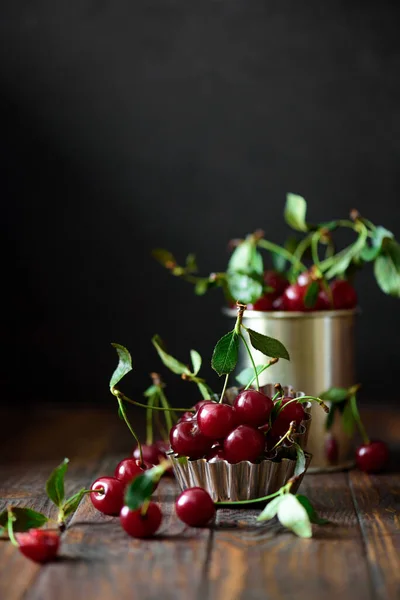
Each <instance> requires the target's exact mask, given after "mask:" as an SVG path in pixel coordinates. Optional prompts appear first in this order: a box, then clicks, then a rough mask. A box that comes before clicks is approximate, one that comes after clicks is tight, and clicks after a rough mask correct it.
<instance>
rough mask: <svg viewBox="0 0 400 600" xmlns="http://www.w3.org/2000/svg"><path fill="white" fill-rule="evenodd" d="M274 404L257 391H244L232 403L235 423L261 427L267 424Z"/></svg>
mask: <svg viewBox="0 0 400 600" xmlns="http://www.w3.org/2000/svg"><path fill="white" fill-rule="evenodd" d="M273 408H274V404H273V402H272V400H271V398H269V397H268V396H266V395H265V394H262V393H261V392H259V391H257V390H251V389H250V390H244V391H243V392H241V393H240V394H239V395H238V396H237V397H236V398H235V401H234V403H233V410H234V411H235V415H236V421H237V423H241V424H244V425H252V426H253V427H261V426H262V425H265V424H266V423H267V422H268V419H269V416H270V414H271V412H272V409H273Z"/></svg>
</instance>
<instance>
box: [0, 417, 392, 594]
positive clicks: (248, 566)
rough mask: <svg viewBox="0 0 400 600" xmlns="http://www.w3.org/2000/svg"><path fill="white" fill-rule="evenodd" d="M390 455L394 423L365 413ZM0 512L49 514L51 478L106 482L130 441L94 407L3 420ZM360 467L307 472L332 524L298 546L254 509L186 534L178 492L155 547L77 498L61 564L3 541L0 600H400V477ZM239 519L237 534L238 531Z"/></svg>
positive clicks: (164, 496) (164, 491)
mask: <svg viewBox="0 0 400 600" xmlns="http://www.w3.org/2000/svg"><path fill="white" fill-rule="evenodd" d="M364 416H365V419H366V422H367V425H368V424H369V423H373V427H372V425H371V430H372V429H373V430H374V431H375V433H376V435H377V436H379V437H381V436H384V437H385V439H387V440H388V441H389V442H390V444H391V445H392V448H394V449H395V450H396V435H397V438H398V436H399V432H400V416H399V415H398V414H397V415H396V413H395V411H394V410H382V411H380V413H379V418H378V415H377V413H376V412H374V411H371V410H370V411H366V412H365V413H364ZM3 418H4V420H2V446H3V448H2V450H1V457H0V461H1V471H0V482H1V483H0V498H1V500H0V503H1V506H0V509H1V510H3V509H4V507H5V506H6V505H7V504H12V505H14V506H30V507H34V508H36V509H37V510H40V511H42V512H45V513H47V514H48V515H51V514H54V511H53V508H52V506H51V505H50V503H49V501H48V500H47V499H46V496H45V494H44V492H43V488H44V483H45V480H46V477H47V475H48V474H49V472H50V471H51V470H52V468H53V467H55V466H56V465H57V464H58V462H60V460H61V459H62V458H64V456H68V457H69V458H70V459H71V464H70V468H69V472H68V475H67V492H68V493H73V492H75V491H77V490H78V489H79V488H80V487H82V486H86V487H88V486H90V483H91V482H92V481H93V480H94V479H95V478H96V477H98V476H99V475H103V474H112V472H113V469H114V467H115V465H116V463H117V461H118V460H119V459H120V458H122V457H124V456H125V455H128V454H129V451H130V449H131V447H132V443H131V441H130V439H129V432H126V431H125V427H124V425H123V423H122V422H121V421H120V420H119V419H118V418H117V416H116V413H115V412H110V411H107V410H101V409H100V410H97V409H93V408H81V409H76V408H75V409H69V410H68V412H67V411H66V410H64V411H61V410H50V409H48V408H47V409H42V411H41V412H40V413H38V412H31V413H29V412H27V413H25V414H21V415H20V416H18V415H17V414H13V413H11V414H10V415H7V414H6V415H3ZM392 462H393V464H392V467H391V469H390V471H389V472H387V473H386V474H382V475H376V476H368V475H365V474H363V473H360V472H358V471H356V470H353V471H350V472H341V473H335V474H316V475H307V476H306V477H305V479H304V482H303V484H302V488H301V490H302V492H303V493H305V494H307V495H308V496H309V498H310V500H311V501H312V502H313V503H314V505H315V507H316V508H317V510H318V511H319V512H320V514H321V515H323V516H326V517H327V518H329V519H330V520H331V521H332V523H333V524H332V525H328V526H325V527H317V526H315V527H314V537H313V538H312V539H310V540H302V539H299V538H296V537H295V536H294V535H292V534H290V533H287V532H285V531H284V530H282V529H281V528H280V526H279V525H278V524H277V523H275V522H274V523H269V524H263V525H255V515H256V514H257V513H258V511H255V510H249V509H244V510H243V509H242V510H240V511H238V510H237V511H233V510H225V509H224V510H220V511H218V518H217V522H216V525H215V526H214V527H212V528H207V529H191V528H188V527H185V526H184V525H183V524H182V523H181V522H180V521H178V519H177V518H176V516H175V515H174V511H173V501H174V498H175V496H176V493H177V488H176V484H175V483H174V482H173V481H172V480H165V481H163V482H162V484H161V486H160V488H159V501H160V502H161V504H162V507H163V511H164V515H165V517H164V522H163V526H162V529H161V531H160V533H159V535H157V536H156V537H155V538H154V539H151V540H147V541H138V540H134V539H132V538H129V537H128V536H127V535H126V534H125V533H124V531H123V530H122V529H121V527H120V526H119V523H118V519H113V518H110V517H105V516H103V515H101V514H100V513H98V512H96V511H95V510H94V509H93V507H92V505H91V502H90V499H89V498H87V497H86V498H85V499H84V500H83V501H82V502H81V504H80V506H79V508H78V510H77V512H76V513H75V515H74V517H73V518H72V520H71V522H70V524H69V527H68V529H67V531H66V532H65V534H63V538H62V552H61V557H60V559H59V560H58V561H57V562H54V563H52V564H49V565H46V566H43V567H39V566H37V565H36V564H34V563H32V562H30V561H29V560H27V559H25V558H24V557H23V556H22V555H21V554H20V553H19V552H18V550H16V549H15V548H14V547H13V546H12V545H11V544H10V543H8V542H6V541H1V542H0V598H1V600H21V599H22V598H23V599H24V600H47V599H49V600H53V599H56V600H64V599H65V600H80V599H82V600H83V599H85V600H92V599H93V600H103V599H104V600H106V599H114V598H116V599H119V600H125V599H129V600H131V599H133V600H135V599H138V600H139V599H140V600H153V599H154V600H181V599H182V600H191V599H197V598H198V599H199V600H200V599H201V600H207V599H221V600H236V599H243V600H258V599H260V600H280V599H288V600H292V599H293V600H303V599H304V600H305V599H307V600H310V599H314V598H316V599H317V598H323V599H324V600H331V599H332V600H347V599H351V600H373V599H379V600H392V599H393V600H395V599H398V598H399V597H400V577H399V574H400V564H399V559H398V552H399V549H400V517H399V515H400V513H399V508H400V502H399V501H400V475H399V472H398V471H399V470H398V471H397V473H396V464H397V466H399V464H398V462H397V461H396V458H395V457H394V458H393V461H392ZM238 521H239V522H240V525H239V526H238Z"/></svg>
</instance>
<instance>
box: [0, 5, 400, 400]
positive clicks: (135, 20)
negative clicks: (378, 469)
mask: <svg viewBox="0 0 400 600" xmlns="http://www.w3.org/2000/svg"><path fill="white" fill-rule="evenodd" d="M396 5H397V3H396V2H385V1H381V2H379V3H378V2H354V1H352V2H320V1H317V0H313V1H311V2H307V3H305V2H296V1H295V0H279V1H270V2H267V1H266V0H263V1H261V0H226V1H224V0H220V1H219V0H192V1H187V0H146V2H131V1H130V0H129V1H128V0H127V1H120V2H119V1H111V0H109V1H107V0H97V1H95V0H92V1H87V0H79V2H78V1H76V0H69V2H61V1H59V0H51V1H50V0H42V1H40V0H31V1H30V2H22V1H17V0H14V1H13V2H9V3H8V7H4V6H3V8H2V19H1V24H0V27H1V38H2V50H1V55H0V85H1V113H0V114H1V138H0V143H1V146H0V147H1V191H2V198H3V218H2V224H3V226H4V225H5V235H4V236H3V241H4V249H3V251H2V257H3V294H2V295H3V299H4V300H5V307H4V309H3V326H2V329H3V334H4V336H3V340H4V341H3V348H4V350H5V353H6V360H5V361H3V367H4V375H3V376H2V382H3V394H2V399H3V401H6V402H9V401H11V399H15V398H18V397H20V398H24V399H25V401H26V402H33V401H43V400H46V401H58V400H62V401H84V400H87V401H98V402H100V401H108V394H107V381H108V378H109V376H110V372H111V371H112V369H113V367H114V365H115V360H116V359H115V356H114V353H113V352H114V351H113V350H112V349H111V348H110V346H109V343H110V342H111V341H119V342H121V343H123V344H126V345H127V346H129V347H130V348H131V350H132V353H133V356H134V361H135V370H136V375H135V376H134V375H132V376H131V377H130V382H129V383H130V388H131V389H132V390H133V391H134V392H135V393H137V394H138V393H139V392H140V390H142V389H143V388H144V386H145V385H146V382H147V373H148V372H149V371H150V370H153V369H155V368H156V369H157V368H158V362H157V358H156V355H155V353H154V351H153V349H152V347H151V345H150V337H151V335H152V334H153V333H155V332H159V333H160V334H161V335H162V336H163V337H164V338H165V339H166V340H167V341H168V342H169V348H170V350H171V351H173V352H174V353H176V354H177V355H178V356H179V357H181V358H182V359H184V358H185V357H186V356H187V352H188V349H189V348H190V347H195V348H197V349H199V350H200V351H201V352H202V353H203V354H204V356H205V357H207V359H208V358H209V357H210V355H211V349H212V346H213V343H214V342H215V340H216V339H217V338H218V336H219V335H220V334H221V333H222V332H224V331H225V330H226V328H227V326H228V324H227V323H226V322H225V321H224V318H223V317H222V316H221V314H220V306H221V304H222V299H221V297H220V295H219V294H217V293H215V294H212V295H210V296H207V297H206V298H196V297H195V296H194V295H193V292H192V289H191V288H190V286H188V285H187V284H185V283H183V282H181V281H177V280H173V279H172V278H171V277H170V276H169V275H168V274H167V273H166V272H164V271H163V270H162V268H161V267H159V266H158V265H157V264H156V263H154V262H153V260H152V259H151V258H150V251H151V248H152V247H154V246H164V247H167V248H169V249H171V250H173V251H174V252H175V253H176V254H177V255H178V256H179V257H181V258H183V257H184V256H185V254H186V253H187V252H188V251H189V250H190V251H194V252H195V253H196V254H197V256H198V259H199V262H200V264H201V266H202V267H203V270H204V272H205V273H208V272H209V271H210V270H215V269H222V268H223V267H224V266H225V264H226V260H227V256H228V255H227V250H226V245H227V241H228V240H229V239H230V238H232V237H238V236H242V235H244V234H245V233H247V232H250V231H253V230H254V229H256V228H259V227H261V228H263V229H264V230H265V231H266V233H267V235H268V236H269V237H270V238H272V239H274V240H275V241H280V240H282V239H283V237H284V235H285V234H286V228H285V226H284V225H283V221H282V209H283V203H284V198H285V194H286V192H287V191H293V192H297V193H300V194H302V195H304V196H305V197H306V198H307V199H308V202H309V207H310V214H311V216H312V218H313V219H314V220H318V219H321V220H322V219H330V218H332V217H336V216H346V215H347V213H348V211H349V209H351V208H353V207H357V208H358V209H359V210H360V211H361V212H362V213H363V214H365V215H366V216H368V217H369V218H370V219H371V220H372V221H374V222H377V223H379V224H383V225H385V226H386V227H388V228H390V229H392V230H393V231H395V232H396V233H397V235H398V236H400V214H399V213H400V211H399V204H398V202H399V200H398V198H399V191H400V179H399V171H398V161H399V154H400V152H399V151H400V109H399V100H400V83H399V72H400V41H399V39H400V38H399V36H398V22H399V20H398V17H399V12H400V11H399V9H398V8H397V7H396ZM358 291H359V294H360V297H361V305H362V308H363V314H362V317H361V318H360V320H359V327H358V373H359V379H360V380H361V381H363V382H364V385H365V390H366V391H365V394H366V395H368V396H369V397H370V398H371V399H375V400H376V401H378V400H380V399H381V398H382V389H383V388H384V389H385V390H386V393H385V395H386V396H387V397H388V396H390V394H388V393H387V390H388V385H390V384H391V383H393V382H394V380H395V377H396V370H397V364H398V361H397V356H398V340H397V335H396V331H398V329H399V310H398V301H396V300H394V299H391V298H388V297H385V296H383V294H381V293H380V292H379V290H378V289H377V287H376V285H375V283H374V281H373V278H372V274H371V273H370V272H368V273H363V274H362V275H361V277H360V278H359V282H358ZM206 374H207V370H206ZM384 381H386V386H383V382H384ZM127 384H128V382H127ZM182 385H185V384H182ZM180 389H181V390H182V388H180ZM186 390H188V388H186V389H185V388H183V393H184V394H186ZM367 392H368V393H367ZM183 401H184V397H183V396H182V397H181V398H180V399H179V402H180V403H181V402H183Z"/></svg>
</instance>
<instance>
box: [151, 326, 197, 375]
mask: <svg viewBox="0 0 400 600" xmlns="http://www.w3.org/2000/svg"><path fill="white" fill-rule="evenodd" d="M151 341H152V342H153V346H154V347H155V349H156V350H157V352H158V356H159V357H160V358H161V360H162V362H163V363H164V365H165V366H166V367H168V369H169V370H170V371H172V372H173V373H175V374H176V375H182V374H183V373H186V375H190V370H189V369H188V367H187V366H186V365H184V364H183V363H181V362H179V360H177V359H176V358H174V357H173V356H171V355H170V354H168V353H167V352H166V351H165V350H164V344H163V341H162V340H161V338H160V336H159V335H155V336H154V337H153V338H152V340H151Z"/></svg>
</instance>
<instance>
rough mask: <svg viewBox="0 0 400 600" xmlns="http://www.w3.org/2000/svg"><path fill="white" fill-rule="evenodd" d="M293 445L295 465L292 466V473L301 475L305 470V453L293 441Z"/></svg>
mask: <svg viewBox="0 0 400 600" xmlns="http://www.w3.org/2000/svg"><path fill="white" fill-rule="evenodd" d="M293 446H294V447H295V449H296V466H295V468H294V475H295V477H296V476H297V475H301V474H302V473H304V471H305V470H306V455H305V454H304V452H303V449H302V448H301V447H300V446H299V444H297V443H296V442H293Z"/></svg>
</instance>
